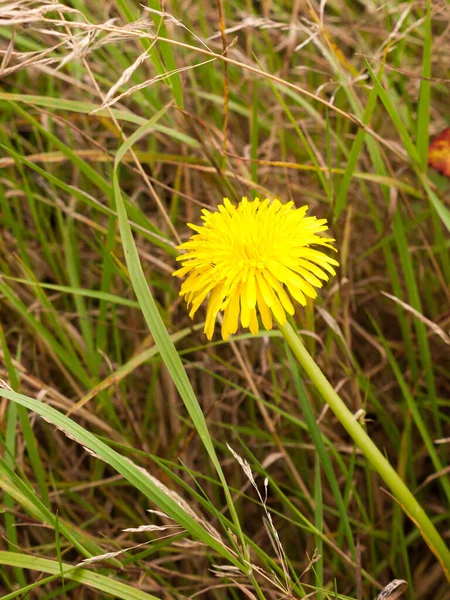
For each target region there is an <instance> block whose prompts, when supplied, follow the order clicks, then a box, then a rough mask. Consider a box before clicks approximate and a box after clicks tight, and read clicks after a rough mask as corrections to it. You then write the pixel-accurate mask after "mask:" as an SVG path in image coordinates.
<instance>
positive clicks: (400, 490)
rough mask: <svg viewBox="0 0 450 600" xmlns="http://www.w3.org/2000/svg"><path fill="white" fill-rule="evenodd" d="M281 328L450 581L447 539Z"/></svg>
mask: <svg viewBox="0 0 450 600" xmlns="http://www.w3.org/2000/svg"><path fill="white" fill-rule="evenodd" d="M278 326H279V328H280V331H281V333H282V334H283V337H284V339H285V340H286V342H287V344H288V345H289V347H290V348H291V350H292V352H293V353H294V355H295V357H296V358H297V360H298V362H299V363H300V365H301V366H302V367H303V369H304V370H305V372H306V374H307V375H308V376H309V377H310V379H311V381H312V382H313V384H314V385H315V386H316V389H317V390H318V391H319V393H320V394H321V396H322V398H323V399H324V400H325V402H326V403H327V404H328V406H329V407H330V408H331V410H332V411H333V413H334V414H335V415H336V417H337V418H338V419H339V422H340V423H341V425H342V426H343V427H345V429H346V430H347V432H348V433H349V434H350V436H351V437H352V438H353V441H354V442H355V443H356V445H357V446H358V448H359V449H360V450H361V451H362V452H363V454H364V455H365V457H366V458H367V460H368V461H369V462H370V464H371V465H372V467H373V468H374V469H375V470H376V471H377V473H378V474H379V475H380V477H381V478H382V479H383V481H384V482H385V483H386V484H387V485H388V486H389V487H390V489H391V491H392V494H393V496H394V497H395V499H396V500H397V502H398V503H399V504H400V506H401V507H402V508H403V510H404V511H405V512H406V514H407V515H408V516H409V518H410V519H411V520H412V521H413V522H414V523H415V525H416V526H417V528H418V529H419V531H420V533H421V534H422V537H423V539H424V540H425V542H426V543H427V544H428V546H429V548H430V549H431V551H432V552H433V553H434V554H435V555H436V556H437V558H438V560H439V562H440V563H441V566H442V568H443V570H444V573H445V575H446V577H447V579H448V580H449V581H450V550H449V549H448V548H447V546H446V544H445V542H444V540H443V539H442V537H441V536H440V535H439V533H438V531H437V529H436V528H435V526H434V525H433V523H432V522H431V520H430V518H429V517H428V515H427V514H426V513H425V511H424V510H423V508H422V507H421V506H420V504H419V503H418V502H417V500H416V499H415V497H414V496H413V494H412V493H411V491H410V490H409V489H408V487H407V486H406V484H405V483H404V481H403V480H402V479H401V477H400V476H399V475H398V473H397V472H396V471H395V469H394V468H393V467H392V466H391V464H390V463H389V461H388V460H387V459H386V458H385V456H384V455H383V454H382V452H380V450H379V449H378V448H377V446H376V445H375V444H374V442H373V441H372V440H371V439H370V437H369V435H368V434H367V433H366V431H365V430H364V429H363V427H362V426H361V425H360V424H359V423H358V421H357V420H356V419H355V417H354V416H353V414H352V412H351V411H350V410H349V409H348V408H347V406H346V405H345V403H344V402H343V400H342V399H341V398H340V396H339V395H338V394H337V393H336V392H335V390H334V388H333V386H332V385H331V384H330V383H329V381H328V380H327V378H326V377H325V375H324V374H323V373H322V371H321V370H320V368H319V367H318V366H317V364H316V362H315V361H314V359H313V358H312V356H311V355H310V354H309V353H308V351H307V350H306V348H305V346H304V345H303V342H302V341H301V339H300V338H299V336H298V335H297V333H296V332H295V331H294V329H293V328H292V327H291V325H290V324H289V323H286V324H285V325H280V324H278Z"/></svg>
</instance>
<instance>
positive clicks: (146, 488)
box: [0, 388, 245, 572]
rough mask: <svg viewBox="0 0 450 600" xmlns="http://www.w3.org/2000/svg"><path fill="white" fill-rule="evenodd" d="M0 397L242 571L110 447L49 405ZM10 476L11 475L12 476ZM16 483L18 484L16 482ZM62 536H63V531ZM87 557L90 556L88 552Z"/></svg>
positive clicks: (13, 396)
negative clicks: (32, 415) (112, 472)
mask: <svg viewBox="0 0 450 600" xmlns="http://www.w3.org/2000/svg"><path fill="white" fill-rule="evenodd" d="M0 397H4V398H8V400H11V401H12V402H16V403H17V404H19V405H20V406H25V407H26V408H28V409H29V410H32V411H34V412H35V413H37V414H38V415H40V416H41V417H42V418H43V419H45V420H46V421H48V422H50V423H52V424H53V425H55V427H57V428H58V429H60V430H61V431H63V432H64V433H65V434H66V435H69V436H70V437H71V438H72V439H74V440H75V441H76V442H77V443H79V444H81V445H82V446H83V447H84V448H86V449H87V450H88V451H90V452H92V453H93V454H94V455H96V456H97V457H98V458H99V459H101V460H104V461H105V462H106V463H107V464H108V465H110V466H111V467H112V468H113V469H114V470H115V471H117V472H118V473H120V474H121V475H123V477H124V478H125V479H126V480H127V481H129V483H130V484H131V485H132V486H133V487H134V488H135V489H136V490H139V491H140V492H141V493H142V494H143V495H144V496H145V497H146V498H148V499H149V500H150V501H151V502H153V503H154V504H155V505H156V506H158V508H159V509H160V510H161V511H162V512H164V513H166V514H167V515H169V517H171V518H172V519H173V520H174V521H175V522H177V523H178V524H179V525H181V526H182V527H184V529H186V531H188V532H189V533H190V534H191V535H192V536H193V537H194V538H195V539H197V540H199V541H201V542H204V543H205V544H207V545H208V546H209V547H210V548H212V549H213V550H215V551H216V552H217V553H218V554H219V555H220V556H222V557H223V558H225V559H226V560H228V561H229V562H230V563H231V564H233V565H234V566H236V567H238V568H239V569H240V570H241V571H244V572H245V570H244V568H243V566H242V564H241V563H240V562H239V560H238V559H237V558H236V557H235V555H234V554H232V553H231V551H230V550H229V549H228V548H227V547H226V546H225V545H224V544H223V542H222V541H221V540H219V539H217V538H216V537H214V536H212V535H211V534H210V533H209V532H207V531H206V529H204V527H202V525H201V524H200V523H199V522H197V521H196V520H195V519H194V518H193V517H192V516H190V515H189V514H188V513H187V512H186V511H185V510H184V509H183V508H181V507H180V506H179V504H178V503H177V502H176V501H175V500H174V499H173V498H172V497H170V496H169V495H168V494H167V493H166V492H165V491H164V490H162V489H161V487H160V486H159V485H158V484H157V483H155V481H153V479H152V478H151V477H150V476H149V475H148V474H147V472H146V471H144V470H143V469H141V468H140V467H138V466H137V465H135V464H134V463H133V462H131V461H130V460H128V459H127V458H125V457H124V456H122V455H120V454H119V453H118V452H116V451H115V450H112V448H110V447H109V446H108V445H107V444H105V443H104V442H102V441H101V440H99V439H98V438H97V437H96V436H95V435H94V434H92V433H90V432H89V431H87V430H86V429H84V428H83V427H81V425H78V423H75V421H72V420H71V419H69V418H67V417H66V416H64V415H63V414H62V413H60V412H59V411H57V410H55V409H54V408H52V407H51V406H48V405H46V404H44V403H43V402H40V401H39V400H36V399H35V398H30V397H28V396H24V395H23V394H17V393H16V392H12V391H10V390H5V389H2V388H0ZM0 466H1V460H0ZM11 476H14V474H12V475H11ZM0 483H1V485H3V478H1V477H0ZM18 483H19V484H20V480H19V482H18ZM22 485H23V484H22ZM47 512H48V511H47ZM51 518H52V521H51V522H53V518H54V517H53V515H52V516H51ZM59 529H60V531H61V532H62V531H63V528H62V523H61V521H60V523H59ZM64 535H65V536H66V537H67V532H65V533H64ZM90 556H92V553H91V554H90ZM58 568H59V567H58Z"/></svg>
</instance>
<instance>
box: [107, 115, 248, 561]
mask: <svg viewBox="0 0 450 600" xmlns="http://www.w3.org/2000/svg"><path fill="white" fill-rule="evenodd" d="M165 110H166V108H165V109H162V110H161V111H159V113H157V114H156V115H155V116H154V117H152V119H150V121H149V122H148V123H147V124H146V125H144V126H142V127H140V128H139V129H137V130H136V131H135V132H134V133H133V135H132V136H130V138H129V139H128V140H127V141H126V142H125V143H124V144H122V146H120V148H119V150H118V151H117V155H116V158H115V161H114V172H113V188H114V197H115V201H116V210H117V216H118V219H119V227H120V234H121V238H122V244H123V248H124V252H125V257H126V262H127V266H128V269H129V272H130V278H131V282H132V285H133V288H134V291H135V294H136V297H137V299H138V302H139V304H140V305H141V310H142V313H143V315H144V318H145V320H146V322H147V325H148V327H149V329H150V332H151V334H152V336H153V338H154V340H155V344H156V345H157V346H158V349H159V352H160V354H161V358H162V359H163V361H164V363H165V365H166V367H167V369H168V371H169V373H170V375H171V377H172V379H173V381H174V383H175V386H176V388H177V389H178V392H179V394H180V396H181V398H182V400H183V402H184V405H185V406H186V409H187V411H188V413H189V416H190V417H191V419H192V421H193V423H194V426H195V428H196V430H197V432H198V434H199V436H200V439H201V440H202V442H203V444H204V446H205V449H206V451H207V453H208V455H209V457H210V459H211V461H212V463H213V465H214V467H215V469H216V471H217V474H218V475H219V478H220V480H221V483H222V485H223V489H224V493H225V497H226V499H227V504H228V508H229V510H230V514H231V516H232V520H233V522H234V524H235V526H236V530H237V532H238V536H239V538H240V540H241V544H242V550H243V551H244V553H245V554H246V545H245V543H244V537H243V534H242V529H241V526H240V523H239V519H238V517H237V513H236V510H235V507H234V504H233V500H232V497H231V494H230V491H229V489H228V485H227V482H226V480H225V476H224V474H223V471H222V467H221V465H220V462H219V459H218V457H217V455H216V451H215V449H214V444H213V442H212V439H211V436H210V434H209V431H208V426H207V424H206V419H205V417H204V415H203V412H202V409H201V407H200V404H199V402H198V400H197V397H196V396H195V393H194V390H193V388H192V385H191V382H190V381H189V378H188V376H187V374H186V371H185V370H184V367H183V364H182V362H181V359H180V357H179V356H178V353H177V351H176V349H175V346H174V345H173V342H172V341H171V339H170V336H169V334H168V332H167V329H166V328H165V326H164V323H163V320H162V318H161V316H160V314H159V311H158V308H157V306H156V303H155V300H154V299H153V296H152V294H151V292H150V289H149V287H148V284H147V280H146V278H145V275H144V271H143V270H142V265H141V261H140V259H139V254H138V251H137V248H136V244H135V243H134V239H133V235H132V232H131V227H130V224H129V223H128V218H127V213H126V209H125V204H124V202H123V199H122V194H121V191H120V185H119V178H118V168H119V165H120V162H121V160H122V158H123V157H124V156H125V154H126V153H127V152H128V151H129V149H130V148H131V147H132V146H133V144H134V143H135V142H136V141H137V140H139V139H140V138H141V137H143V136H144V135H145V134H147V133H149V131H151V129H152V126H153V123H154V122H156V121H157V120H158V119H159V118H160V117H161V116H162V115H163V114H164V112H165Z"/></svg>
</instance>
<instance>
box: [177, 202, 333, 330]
mask: <svg viewBox="0 0 450 600" xmlns="http://www.w3.org/2000/svg"><path fill="white" fill-rule="evenodd" d="M307 210H308V207H307V206H303V207H302V208H295V206H294V203H293V202H288V203H287V204H282V203H281V202H280V201H279V200H274V201H272V202H271V201H270V200H268V199H267V198H266V199H265V200H259V198H256V200H253V201H249V200H247V198H242V201H241V202H240V203H239V204H238V205H237V206H235V205H234V204H232V203H231V202H230V201H229V200H228V198H225V199H224V203H223V205H220V206H219V210H218V211H217V212H214V213H211V212H210V211H209V210H206V209H204V210H203V211H202V213H203V215H202V220H203V224H202V225H201V226H197V225H192V224H190V223H188V226H189V227H190V228H191V229H193V230H194V232H195V233H194V234H193V235H192V236H191V238H190V239H189V241H187V242H185V243H184V244H181V246H179V249H180V250H185V253H184V254H182V255H181V256H179V257H178V258H177V260H179V261H180V262H181V263H182V264H183V266H182V268H181V269H178V270H177V271H175V272H174V275H175V276H178V277H183V276H185V275H188V277H187V279H186V280H185V281H184V282H183V284H182V286H181V291H180V296H183V297H184V299H185V300H186V302H187V305H188V306H190V313H189V316H190V317H191V318H193V317H194V315H195V313H196V312H197V310H198V308H199V307H200V305H201V304H202V302H203V301H204V300H206V298H207V297H208V307H207V311H206V322H205V329H204V331H205V333H206V336H207V338H208V339H209V340H210V339H211V338H212V335H213V332H214V324H215V321H216V318H217V315H218V314H219V313H220V312H223V321H222V337H223V339H224V340H226V339H228V337H229V336H230V335H231V334H233V333H236V331H237V328H238V321H239V317H240V320H241V325H242V327H245V328H250V331H251V332H252V333H253V334H256V333H258V329H259V325H258V313H259V315H260V316H261V320H262V323H263V325H264V327H265V328H266V329H272V326H273V317H274V318H275V319H276V320H277V321H278V322H279V323H280V324H282V325H284V323H286V313H289V314H290V315H292V314H294V306H293V304H292V301H291V297H292V298H293V299H294V300H296V301H297V302H299V303H300V304H302V305H305V304H306V297H307V296H308V297H310V298H315V297H316V296H317V291H316V289H315V288H320V287H322V281H327V280H328V275H327V273H329V274H331V275H335V274H336V273H335V270H334V269H333V265H334V266H338V265H339V263H338V262H337V261H336V260H334V259H333V258H330V257H329V256H327V255H326V254H324V253H323V252H322V251H320V250H316V249H314V248H312V247H311V246H324V247H325V248H331V249H333V250H335V248H334V247H333V242H334V240H333V239H330V238H324V237H321V236H320V235H319V234H320V233H321V232H322V231H326V230H327V229H328V227H327V224H326V223H327V221H326V219H317V218H316V217H307V216H306V211H307Z"/></svg>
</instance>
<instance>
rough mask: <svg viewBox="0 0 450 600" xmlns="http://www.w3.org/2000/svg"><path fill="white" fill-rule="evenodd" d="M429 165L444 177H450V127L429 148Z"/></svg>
mask: <svg viewBox="0 0 450 600" xmlns="http://www.w3.org/2000/svg"><path fill="white" fill-rule="evenodd" d="M428 164H429V165H430V167H433V169H436V171H439V173H442V175H447V177H450V127H447V129H444V131H442V132H441V133H440V134H439V135H437V136H436V137H435V138H434V139H433V140H432V141H431V143H430V145H429V148H428Z"/></svg>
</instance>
